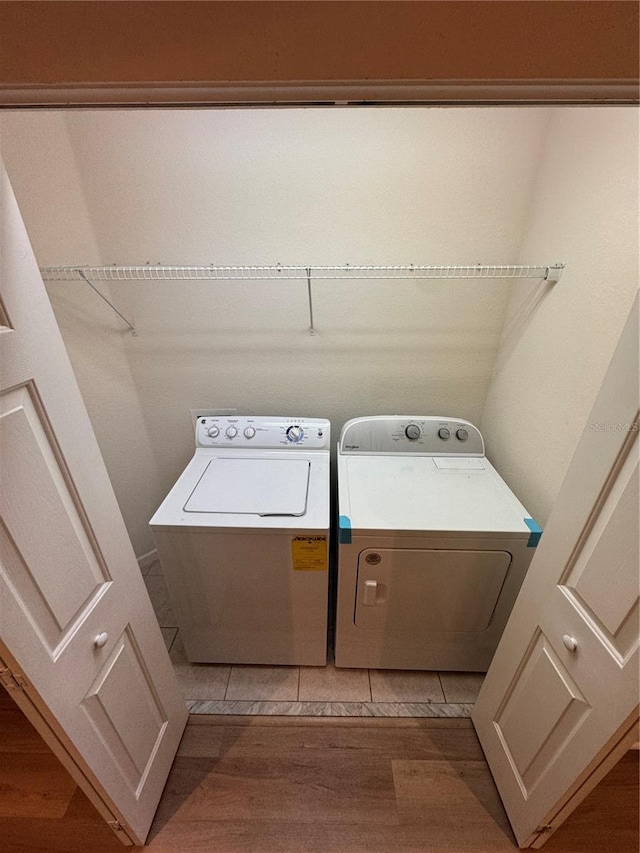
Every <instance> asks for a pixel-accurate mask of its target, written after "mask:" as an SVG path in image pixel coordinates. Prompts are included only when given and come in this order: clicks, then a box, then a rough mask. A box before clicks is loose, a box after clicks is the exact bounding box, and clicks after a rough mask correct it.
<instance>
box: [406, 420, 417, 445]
mask: <svg viewBox="0 0 640 853" xmlns="http://www.w3.org/2000/svg"><path fill="white" fill-rule="evenodd" d="M404 434H405V435H406V436H407V438H408V439H409V441H415V440H416V439H417V438H420V427H419V426H418V424H409V426H408V427H405V431H404Z"/></svg>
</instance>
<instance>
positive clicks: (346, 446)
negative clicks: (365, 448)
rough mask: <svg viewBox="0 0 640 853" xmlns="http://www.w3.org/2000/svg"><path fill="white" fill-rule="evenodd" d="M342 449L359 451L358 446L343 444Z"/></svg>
mask: <svg viewBox="0 0 640 853" xmlns="http://www.w3.org/2000/svg"><path fill="white" fill-rule="evenodd" d="M344 449H345V450H360V445H359V444H345V446H344Z"/></svg>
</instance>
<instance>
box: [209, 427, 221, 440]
mask: <svg viewBox="0 0 640 853" xmlns="http://www.w3.org/2000/svg"><path fill="white" fill-rule="evenodd" d="M207 435H208V436H209V438H215V437H216V436H218V435H220V427H217V426H211V427H209V429H208V430H207Z"/></svg>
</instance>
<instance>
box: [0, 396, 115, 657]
mask: <svg viewBox="0 0 640 853" xmlns="http://www.w3.org/2000/svg"><path fill="white" fill-rule="evenodd" d="M34 397H35V389H34V388H32V387H31V386H22V387H19V388H15V389H12V390H10V391H8V392H7V393H5V394H3V395H2V399H1V402H0V444H1V446H2V454H3V464H2V467H1V469H0V490H1V495H0V502H1V503H0V508H1V516H2V534H1V535H2V566H3V567H2V568H0V572H2V574H3V575H4V579H5V581H6V582H7V583H9V584H10V586H11V588H12V590H13V592H14V595H15V597H16V598H17V599H19V601H20V602H21V607H22V608H23V610H25V614H26V615H27V617H28V619H29V620H30V622H32V623H33V626H34V628H35V629H36V630H37V632H38V633H39V635H40V637H41V639H42V641H43V644H44V645H45V647H46V648H47V650H48V652H49V654H50V655H51V656H52V658H53V659H55V658H56V657H57V655H58V654H59V651H60V650H61V648H62V647H63V646H64V644H65V641H66V638H67V636H68V635H69V634H70V633H72V632H73V631H74V630H75V628H76V626H77V624H78V622H79V621H81V620H82V618H83V615H84V614H85V613H86V611H87V609H88V608H89V609H90V608H92V607H93V606H94V605H95V603H96V601H97V600H99V599H100V598H101V596H102V595H103V594H104V592H105V591H106V590H107V589H108V586H109V584H110V579H109V577H108V573H107V571H106V568H105V567H104V565H103V563H102V561H101V559H100V558H99V556H98V553H97V549H96V547H95V545H94V543H93V541H92V537H91V534H90V531H88V530H87V528H86V526H85V521H84V519H83V518H82V517H81V514H80V512H79V511H78V508H77V507H78V505H79V501H78V500H77V497H76V496H75V495H74V494H73V486H72V484H71V481H70V478H69V477H68V476H65V474H64V472H63V470H62V468H61V463H60V461H59V456H58V454H56V453H55V452H54V449H53V448H52V446H51V442H50V440H49V437H48V432H49V431H48V430H47V429H46V426H45V425H43V423H42V419H41V417H40V414H39V411H38V409H37V407H36V404H35V402H34ZM45 527H46V529H47V531H48V532H47V535H46V536H44V535H42V536H39V535H34V530H38V529H41V530H43V529H44V528H45ZM53 555H55V560H56V564H57V565H60V566H62V567H63V571H58V572H52V571H51V561H52V556H53ZM27 602H28V604H27ZM27 611H28V612H27Z"/></svg>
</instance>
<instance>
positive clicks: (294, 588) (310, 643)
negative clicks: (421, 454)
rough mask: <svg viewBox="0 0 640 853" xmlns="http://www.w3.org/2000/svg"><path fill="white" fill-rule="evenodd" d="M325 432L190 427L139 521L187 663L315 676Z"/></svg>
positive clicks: (322, 636)
mask: <svg viewBox="0 0 640 853" xmlns="http://www.w3.org/2000/svg"><path fill="white" fill-rule="evenodd" d="M329 448H330V425H329V421H327V420H321V419H304V418H267V417H200V418H198V419H197V421H196V451H195V455H194V457H193V459H192V460H191V461H190V462H189V464H188V465H187V467H186V469H185V471H184V472H183V473H182V475H181V476H180V478H179V479H178V481H177V482H176V484H175V485H174V487H173V488H172V489H171V491H170V492H169V494H168V495H167V497H166V498H165V500H164V501H163V503H162V504H161V506H160V507H159V509H158V510H157V512H156V513H155V515H154V516H153V518H152V519H151V521H150V526H151V530H152V531H153V536H154V539H155V543H156V547H157V549H158V556H159V558H160V563H161V566H162V570H163V573H164V576H165V579H166V582H167V587H168V590H169V597H170V600H171V604H172V606H173V608H174V610H175V614H176V619H177V622H178V626H179V629H180V636H181V638H182V640H183V643H184V647H185V650H186V653H187V658H188V659H189V660H190V661H192V662H216V663H250V664H296V665H297V664H305V665H310V666H320V665H324V664H326V659H327V657H326V655H327V604H328V602H327V598H328V583H327V576H328V538H329Z"/></svg>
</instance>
